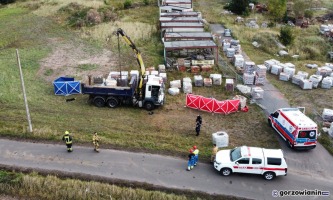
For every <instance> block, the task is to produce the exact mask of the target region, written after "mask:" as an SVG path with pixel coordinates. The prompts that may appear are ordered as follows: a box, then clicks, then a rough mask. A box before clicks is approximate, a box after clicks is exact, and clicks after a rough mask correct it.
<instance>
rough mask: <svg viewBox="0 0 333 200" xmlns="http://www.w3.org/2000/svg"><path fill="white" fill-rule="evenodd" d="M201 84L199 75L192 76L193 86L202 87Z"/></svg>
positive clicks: (201, 80) (201, 79)
mask: <svg viewBox="0 0 333 200" xmlns="http://www.w3.org/2000/svg"><path fill="white" fill-rule="evenodd" d="M203 85H204V84H203V78H202V76H201V75H194V86H196V87H202V86H203Z"/></svg>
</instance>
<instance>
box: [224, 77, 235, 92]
mask: <svg viewBox="0 0 333 200" xmlns="http://www.w3.org/2000/svg"><path fill="white" fill-rule="evenodd" d="M225 89H226V90H227V91H229V92H233V91H234V79H231V78H227V79H225Z"/></svg>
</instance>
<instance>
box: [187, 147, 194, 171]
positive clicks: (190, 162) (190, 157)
mask: <svg viewBox="0 0 333 200" xmlns="http://www.w3.org/2000/svg"><path fill="white" fill-rule="evenodd" d="M194 157H195V155H194V153H193V149H190V153H189V154H188V162H187V171H190V170H191V169H193V167H194Z"/></svg>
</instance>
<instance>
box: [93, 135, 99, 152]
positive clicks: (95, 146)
mask: <svg viewBox="0 0 333 200" xmlns="http://www.w3.org/2000/svg"><path fill="white" fill-rule="evenodd" d="M98 142H99V136H98V135H97V132H94V135H93V144H94V151H96V152H99V149H98V148H99V143H98Z"/></svg>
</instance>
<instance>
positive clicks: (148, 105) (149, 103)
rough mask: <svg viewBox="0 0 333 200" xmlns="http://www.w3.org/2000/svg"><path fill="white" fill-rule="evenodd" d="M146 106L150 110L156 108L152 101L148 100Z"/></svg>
mask: <svg viewBox="0 0 333 200" xmlns="http://www.w3.org/2000/svg"><path fill="white" fill-rule="evenodd" d="M145 108H146V110H148V111H151V110H154V104H153V103H152V102H150V101H148V102H146V103H145Z"/></svg>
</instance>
